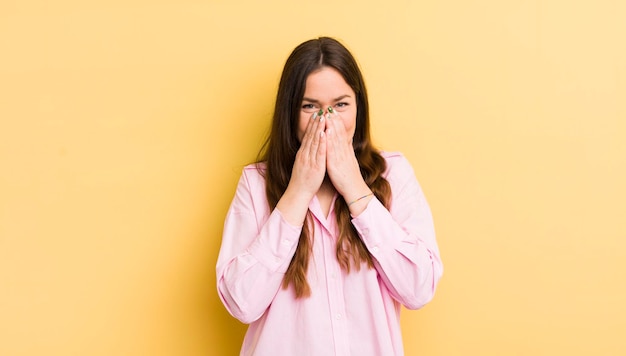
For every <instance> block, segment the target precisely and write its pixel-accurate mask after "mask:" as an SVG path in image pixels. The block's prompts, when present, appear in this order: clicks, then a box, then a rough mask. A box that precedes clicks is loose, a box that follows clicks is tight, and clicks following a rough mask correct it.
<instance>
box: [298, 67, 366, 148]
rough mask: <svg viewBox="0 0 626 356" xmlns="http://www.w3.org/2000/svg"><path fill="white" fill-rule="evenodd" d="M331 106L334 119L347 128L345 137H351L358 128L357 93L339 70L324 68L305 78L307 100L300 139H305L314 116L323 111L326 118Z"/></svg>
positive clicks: (299, 125)
mask: <svg viewBox="0 0 626 356" xmlns="http://www.w3.org/2000/svg"><path fill="white" fill-rule="evenodd" d="M329 106H331V107H332V108H333V111H334V113H333V114H331V117H332V118H336V117H339V118H340V119H341V121H342V122H343V125H344V126H345V128H346V134H348V137H349V138H352V137H353V136H354V130H355V129H356V96H355V94H354V91H353V90H352V88H351V87H350V86H349V85H348V83H346V81H345V80H344V79H343V77H342V76H341V74H339V72H338V71H337V70H335V69H334V68H331V67H322V68H321V69H319V70H317V71H315V72H312V73H311V74H309V77H308V78H307V79H306V87H305V89H304V97H303V98H302V103H301V105H300V120H299V122H298V140H300V141H301V140H302V137H303V136H304V132H305V131H306V127H307V125H308V124H309V121H310V120H311V116H312V115H313V113H315V112H319V111H320V109H322V110H323V111H324V115H326V114H327V113H328V107H329Z"/></svg>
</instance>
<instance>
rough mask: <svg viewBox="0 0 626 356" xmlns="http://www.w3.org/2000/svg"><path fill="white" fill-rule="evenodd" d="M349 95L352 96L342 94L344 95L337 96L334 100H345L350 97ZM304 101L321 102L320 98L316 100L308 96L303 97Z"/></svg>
mask: <svg viewBox="0 0 626 356" xmlns="http://www.w3.org/2000/svg"><path fill="white" fill-rule="evenodd" d="M349 97H350V95H348V94H345V95H342V96H339V97H337V98H335V99H334V100H333V101H339V100H343V99H345V98H349ZM302 101H308V102H310V103H319V100H315V99H311V98H307V97H304V98H302Z"/></svg>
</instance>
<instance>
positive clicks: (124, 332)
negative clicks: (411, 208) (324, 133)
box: [0, 0, 626, 356]
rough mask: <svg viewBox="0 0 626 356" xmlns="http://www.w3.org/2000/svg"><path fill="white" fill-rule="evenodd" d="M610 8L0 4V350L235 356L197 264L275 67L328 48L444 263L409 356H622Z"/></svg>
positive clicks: (216, 234)
mask: <svg viewBox="0 0 626 356" xmlns="http://www.w3.org/2000/svg"><path fill="white" fill-rule="evenodd" d="M624 19H626V3H625V2H624V1H616V0H615V1H610V0H594V1H591V0H589V1H565V0H534V1H499V0H477V1H463V0H455V1H421V2H409V1H400V0H397V1H396V0H394V1H387V2H385V5H378V2H373V1H372V2H371V4H368V3H366V2H363V1H343V2H336V1H326V0H320V1H315V2H313V1H308V2H305V1H301V2H298V1H289V0H283V1H274V2H270V3H267V2H260V1H259V2H256V1H211V0H209V1H191V0H182V1H173V0H171V1H145V0H125V1H120V0H115V1H69V0H60V1H55V2H50V1H32V0H26V1H6V0H3V1H2V2H1V3H0V120H1V121H0V355H3V356H4V355H6V356H17V355H28V356H34V355H107V356H109V355H157V356H158V355H234V354H237V352H238V349H239V345H240V342H241V339H242V337H243V333H244V331H245V326H243V325H241V324H240V323H239V322H237V321H236V320H235V319H233V318H231V317H230V316H229V315H228V314H227V313H226V312H225V310H224V308H223V307H222V305H221V303H220V302H219V300H218V297H217V293H216V288H215V267H214V266H215V261H216V258H217V252H218V248H219V245H220V238H221V231H222V223H223V219H224V216H225V213H226V210H227V208H228V204H229V203H230V199H231V198H232V195H233V193H234V188H235V184H236V182H237V179H238V176H239V173H240V170H241V168H242V166H243V165H244V164H246V163H248V162H250V161H252V160H253V159H254V157H255V155H256V153H257V151H258V149H259V147H260V144H261V142H262V139H263V137H264V134H265V132H266V128H267V126H268V123H269V117H270V115H271V112H272V104H273V100H274V94H275V90H276V87H277V81H278V78H279V75H280V71H281V68H282V65H283V63H284V60H285V59H286V57H287V55H288V54H289V52H290V51H291V49H292V48H293V47H294V46H296V45H297V44H298V43H300V42H302V41H304V40H306V39H309V38H312V37H316V36H319V35H331V36H334V37H337V38H339V39H340V40H342V41H344V43H346V44H347V45H348V47H349V48H350V49H351V50H352V51H353V52H354V54H355V55H356V56H357V58H358V59H359V61H360V63H361V65H362V69H363V72H364V74H365V76H366V80H367V84H368V87H369V91H370V100H371V105H372V125H373V130H374V131H373V134H374V137H375V140H376V143H377V144H378V145H379V146H380V147H381V148H384V149H386V150H399V151H402V152H404V153H405V154H406V155H407V156H408V157H409V159H410V160H411V162H412V163H413V165H414V167H415V170H416V172H417V176H418V179H419V180H420V181H421V183H422V185H423V188H424V190H425V191H426V193H427V197H428V198H429V201H430V204H431V206H432V209H433V213H434V216H435V222H436V227H437V232H438V239H439V244H440V248H441V252H442V257H443V261H444V265H445V273H444V277H443V279H442V281H441V284H440V288H439V290H438V292H437V295H436V297H435V300H434V301H433V302H432V303H431V304H430V305H428V306H427V307H426V308H424V309H423V310H421V311H417V312H412V311H405V312H404V313H403V321H402V322H403V332H404V336H405V346H406V351H407V355H618V354H625V353H626V337H625V335H626V307H625V304H626V303H625V302H626V287H625V282H626V203H625V202H626V183H625V182H626V104H625V103H626V45H625V43H626V40H625V38H626V25H625V24H626V21H624Z"/></svg>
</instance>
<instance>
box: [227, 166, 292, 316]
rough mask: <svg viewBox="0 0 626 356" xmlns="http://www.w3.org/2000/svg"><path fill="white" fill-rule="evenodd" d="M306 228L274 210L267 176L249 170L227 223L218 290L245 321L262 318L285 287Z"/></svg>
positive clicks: (243, 179) (249, 168)
mask: <svg viewBox="0 0 626 356" xmlns="http://www.w3.org/2000/svg"><path fill="white" fill-rule="evenodd" d="M301 229H302V227H301V226H300V227H299V226H293V225H291V224H289V223H288V222H287V221H286V220H285V219H284V218H283V217H282V215H281V214H280V212H279V211H278V209H274V210H273V211H272V212H270V211H269V207H268V206H267V200H266V198H265V186H264V180H263V178H262V177H261V175H260V174H259V172H258V171H257V168H256V167H255V166H248V167H246V168H245V169H244V171H243V173H242V175H241V178H240V180H239V183H238V185H237V190H236V193H235V197H234V199H233V201H232V203H231V206H230V209H229V211H228V214H227V216H226V220H225V223H224V233H223V236H222V246H221V249H220V253H219V257H218V261H217V288H218V292H219V296H220V298H221V300H222V302H223V303H224V306H225V307H226V309H227V310H228V311H229V312H230V313H231V314H232V315H233V316H234V317H235V318H237V319H239V320H240V321H242V322H243V323H251V322H253V321H255V320H257V319H258V318H259V317H261V315H263V313H264V312H265V310H266V309H267V308H268V306H269V305H270V304H271V302H272V300H273V298H274V296H275V295H276V293H277V292H278V290H279V289H280V288H281V283H282V279H283V276H284V273H285V271H286V270H287V267H288V266H289V262H290V261H291V258H292V257H293V255H294V253H295V250H296V246H297V244H298V238H299V236H300V232H301Z"/></svg>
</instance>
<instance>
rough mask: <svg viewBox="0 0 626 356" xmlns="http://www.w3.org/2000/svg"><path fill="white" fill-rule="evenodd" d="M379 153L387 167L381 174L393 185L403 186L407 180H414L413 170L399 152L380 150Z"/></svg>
mask: <svg viewBox="0 0 626 356" xmlns="http://www.w3.org/2000/svg"><path fill="white" fill-rule="evenodd" d="M380 155H381V156H382V157H383V158H384V159H385V162H386V163H387V168H386V169H385V173H383V176H384V177H385V179H387V181H388V182H389V184H391V185H392V187H393V186H398V185H400V186H403V185H405V184H406V183H407V182H408V181H412V180H415V172H414V171H413V167H412V166H411V163H410V162H409V160H408V159H407V158H406V157H405V156H404V155H403V154H402V153H401V152H386V151H381V152H380Z"/></svg>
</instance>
